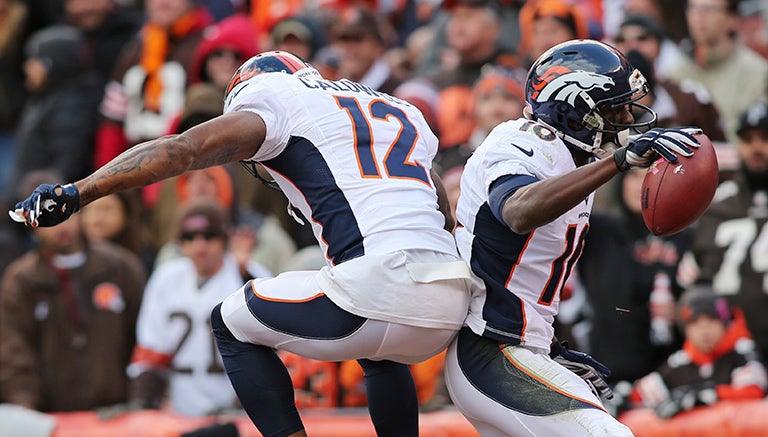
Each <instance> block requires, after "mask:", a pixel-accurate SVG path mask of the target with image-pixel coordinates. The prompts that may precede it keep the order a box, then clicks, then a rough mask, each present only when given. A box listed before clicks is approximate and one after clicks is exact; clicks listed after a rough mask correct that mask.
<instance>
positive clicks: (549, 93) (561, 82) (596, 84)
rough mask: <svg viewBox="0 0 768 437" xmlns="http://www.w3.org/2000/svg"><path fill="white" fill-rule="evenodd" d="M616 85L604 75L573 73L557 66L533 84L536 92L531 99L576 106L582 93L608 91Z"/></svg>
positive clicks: (583, 72) (582, 72)
mask: <svg viewBox="0 0 768 437" xmlns="http://www.w3.org/2000/svg"><path fill="white" fill-rule="evenodd" d="M613 85H614V82H613V79H611V78H610V77H608V76H603V75H602V74H597V73H590V72H587V71H573V70H571V69H568V68H566V67H563V66H560V65H558V66H555V67H552V68H550V69H549V70H547V71H546V72H545V73H544V74H542V75H541V78H540V80H539V81H537V82H535V83H534V84H533V89H534V90H536V91H534V92H533V93H532V94H531V98H533V99H535V100H537V101H544V102H546V101H551V100H554V101H558V102H563V101H564V102H568V104H569V105H571V106H574V104H575V103H576V97H577V96H579V94H581V92H582V91H589V90H592V89H595V88H600V89H602V90H603V91H608V90H609V89H610V88H611V87H612V86H613Z"/></svg>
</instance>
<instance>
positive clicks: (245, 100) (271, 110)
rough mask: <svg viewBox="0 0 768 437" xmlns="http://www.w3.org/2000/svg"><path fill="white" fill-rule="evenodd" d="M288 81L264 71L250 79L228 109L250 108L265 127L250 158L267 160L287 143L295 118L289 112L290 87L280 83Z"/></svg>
mask: <svg viewBox="0 0 768 437" xmlns="http://www.w3.org/2000/svg"><path fill="white" fill-rule="evenodd" d="M283 80H290V79H288V78H287V77H285V75H281V74H265V75H263V76H260V77H256V78H254V79H251V80H250V81H249V82H248V84H247V85H246V86H245V88H243V90H242V91H241V92H240V93H239V94H238V95H237V96H235V98H234V99H233V100H232V102H231V103H230V105H229V107H228V109H227V112H234V111H250V112H253V113H255V114H258V115H259V116H260V117H261V119H262V120H264V124H265V125H266V127H267V133H266V137H265V138H264V143H262V145H261V147H260V148H259V151H258V152H256V154H255V155H253V156H252V157H251V158H250V159H252V160H256V161H262V160H267V159H270V158H273V157H275V156H277V154H278V153H280V152H281V151H282V150H283V148H285V146H286V145H287V144H288V140H289V139H290V137H291V130H292V127H293V126H292V123H291V121H292V120H293V119H295V118H296V117H291V116H290V114H289V107H288V105H287V103H288V102H291V100H292V93H291V91H290V90H291V88H290V87H287V86H285V84H281V83H280V82H281V81H283Z"/></svg>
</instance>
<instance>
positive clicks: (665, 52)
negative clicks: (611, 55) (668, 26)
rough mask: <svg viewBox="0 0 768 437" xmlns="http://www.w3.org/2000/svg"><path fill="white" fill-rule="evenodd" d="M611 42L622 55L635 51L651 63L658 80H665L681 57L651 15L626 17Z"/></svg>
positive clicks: (675, 45)
mask: <svg viewBox="0 0 768 437" xmlns="http://www.w3.org/2000/svg"><path fill="white" fill-rule="evenodd" d="M613 41H614V43H615V44H616V48H617V49H619V50H620V51H621V52H622V53H629V52H630V51H631V50H637V51H638V52H640V53H642V54H643V56H645V58H646V59H648V60H650V61H652V62H653V71H654V72H655V77H656V78H657V79H660V80H661V79H666V77H667V70H668V69H669V68H670V66H671V65H673V64H675V63H677V62H678V58H679V57H680V56H682V53H681V52H680V49H679V48H678V47H677V44H675V43H674V42H673V41H672V40H671V39H669V38H668V37H667V36H666V34H665V32H664V29H663V28H662V27H661V24H659V22H658V21H656V19H655V18H654V17H652V16H651V15H644V14H633V15H627V16H626V17H625V18H624V20H623V21H622V22H621V24H620V25H619V30H618V33H617V34H616V36H615V37H614V38H613ZM698 86H701V85H698Z"/></svg>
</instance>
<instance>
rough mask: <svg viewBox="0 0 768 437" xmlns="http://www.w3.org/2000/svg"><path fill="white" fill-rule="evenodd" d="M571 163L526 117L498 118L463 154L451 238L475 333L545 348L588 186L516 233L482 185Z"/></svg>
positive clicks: (576, 244) (583, 218) (543, 174)
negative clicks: (579, 198) (463, 267)
mask: <svg viewBox="0 0 768 437" xmlns="http://www.w3.org/2000/svg"><path fill="white" fill-rule="evenodd" d="M575 168H576V165H575V163H574V161H573V157H572V156H571V153H570V151H569V150H568V148H567V146H566V145H565V144H564V143H563V142H562V140H560V139H559V138H558V137H557V136H556V135H555V134H554V133H553V132H552V131H551V130H549V129H548V128H546V127H545V126H543V125H541V124H539V123H536V122H533V121H531V120H527V119H518V120H512V121H507V122H505V123H502V124H500V125H498V126H497V127H496V128H495V129H494V130H493V131H492V132H491V133H490V134H489V135H488V137H487V138H486V139H485V141H483V143H482V144H481V145H480V146H479V147H478V148H477V150H475V152H474V154H473V155H472V157H470V158H469V160H468V161H467V164H466V166H465V169H464V173H463V175H462V178H461V195H460V197H459V201H458V206H457V211H456V215H457V219H458V222H459V227H458V229H457V230H456V241H457V243H458V246H459V252H460V253H461V256H462V257H463V258H464V259H465V260H466V261H467V262H468V263H469V264H470V266H471V268H472V272H473V276H474V277H473V287H472V301H471V304H470V311H469V315H468V316H467V320H466V324H467V325H468V326H469V327H470V328H471V329H472V331H474V332H475V333H477V334H478V335H483V336H486V337H489V338H493V339H496V340H499V341H502V342H506V343H512V344H518V343H519V344H523V345H528V346H530V347H533V348H539V349H543V350H549V345H550V342H551V340H552V336H553V335H554V329H553V327H552V323H553V321H554V317H555V314H557V310H558V305H559V301H560V291H561V290H562V288H563V285H564V284H565V282H566V279H567V278H568V275H569V274H570V272H571V270H572V269H573V266H574V264H575V263H576V261H577V260H578V258H579V256H580V255H581V250H582V247H583V242H584V237H585V236H586V232H587V230H588V228H589V214H590V211H591V209H592V200H593V197H594V194H591V195H590V196H589V197H588V198H587V199H584V202H581V203H580V204H579V205H577V206H576V207H575V208H573V209H571V210H570V211H568V212H566V213H565V214H563V215H562V216H561V217H558V218H557V219H556V220H554V221H553V222H551V223H549V224H547V225H545V226H542V227H540V228H537V229H534V230H533V231H532V232H530V233H528V234H517V233H515V232H513V231H512V230H510V229H509V227H508V226H507V225H506V224H504V223H502V222H500V221H499V220H498V219H497V218H496V217H495V216H494V215H493V213H492V212H491V209H490V207H489V203H488V192H489V187H490V186H491V184H492V183H493V182H494V181H496V180H497V179H499V178H500V177H502V176H507V175H527V176H533V177H535V178H536V179H537V180H543V179H546V178H549V177H553V176H557V175H560V174H563V173H566V172H569V171H571V170H574V169H575Z"/></svg>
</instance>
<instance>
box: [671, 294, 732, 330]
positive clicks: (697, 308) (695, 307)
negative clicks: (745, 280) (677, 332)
mask: <svg viewBox="0 0 768 437" xmlns="http://www.w3.org/2000/svg"><path fill="white" fill-rule="evenodd" d="M701 315H707V316H709V317H711V318H713V319H718V320H721V321H722V322H723V323H725V324H727V323H728V322H730V320H731V310H730V309H729V308H728V303H727V302H726V301H725V298H724V297H722V296H718V295H717V294H715V291H714V289H712V287H711V286H709V285H697V286H694V287H692V288H690V289H688V290H686V291H685V292H684V293H683V295H682V296H680V300H679V302H678V321H679V322H680V323H681V324H682V325H685V324H688V323H690V322H693V321H695V320H696V319H698V318H699V316H701Z"/></svg>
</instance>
